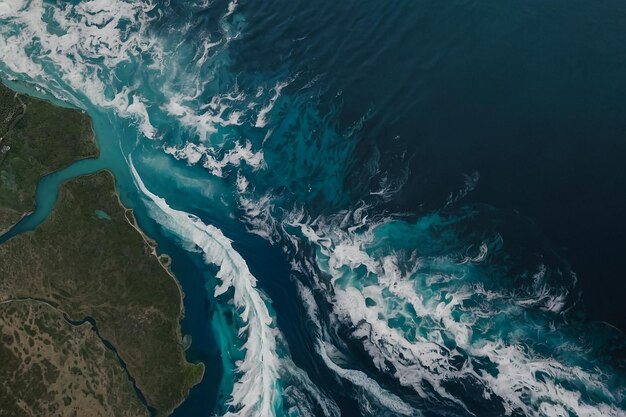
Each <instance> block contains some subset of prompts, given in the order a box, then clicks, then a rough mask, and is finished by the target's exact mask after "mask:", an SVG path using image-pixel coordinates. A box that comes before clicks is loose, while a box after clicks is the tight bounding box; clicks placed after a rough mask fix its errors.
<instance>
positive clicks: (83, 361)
mask: <svg viewBox="0 0 626 417" xmlns="http://www.w3.org/2000/svg"><path fill="white" fill-rule="evenodd" d="M0 341H1V343H0V364H2V365H1V366H0V415H2V416H11V417H40V416H52V415H54V416H62V417H66V416H67V417H71V416H84V415H90V416H94V417H104V416H110V415H114V416H120V417H141V416H147V415H148V410H147V409H146V407H145V406H144V405H143V404H142V403H141V401H139V399H138V398H137V396H136V395H135V391H134V389H133V386H132V384H131V383H130V381H129V380H128V377H127V375H126V373H125V372H124V370H123V369H122V368H121V367H120V365H119V362H118V360H117V357H116V356H115V354H114V353H113V352H111V351H110V350H108V349H107V348H106V347H105V346H104V345H103V343H102V341H101V340H100V338H98V336H97V335H96V333H95V332H94V331H93V330H92V329H91V325H89V324H83V325H80V326H73V325H71V324H69V323H68V322H67V321H66V320H65V319H64V318H63V314H62V313H61V312H59V311H58V310H56V309H55V308H53V307H51V306H50V305H48V304H45V303H43V302H39V301H34V300H13V301H8V302H4V303H2V304H0Z"/></svg>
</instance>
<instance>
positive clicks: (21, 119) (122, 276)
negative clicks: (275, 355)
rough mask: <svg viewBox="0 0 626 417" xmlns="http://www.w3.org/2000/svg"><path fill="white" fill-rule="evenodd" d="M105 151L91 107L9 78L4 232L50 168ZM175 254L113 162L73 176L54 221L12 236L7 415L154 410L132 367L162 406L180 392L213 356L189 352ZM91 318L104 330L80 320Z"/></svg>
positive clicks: (2, 297)
mask: <svg viewBox="0 0 626 417" xmlns="http://www.w3.org/2000/svg"><path fill="white" fill-rule="evenodd" d="M97 155H98V149H97V146H96V143H95V141H94V135H93V131H92V128H91V121H90V120H89V118H88V117H87V116H86V115H84V114H83V113H81V112H79V111H77V110H72V109H65V108H59V107H55V106H54V105H52V104H50V103H48V102H45V101H42V100H37V99H34V98H30V97H27V96H24V95H20V94H16V93H15V92H13V91H11V90H9V89H7V88H6V87H5V86H3V85H2V84H1V83H0V234H1V233H2V232H3V230H6V229H7V228H8V227H10V226H11V225H13V224H15V222H17V221H18V220H19V219H20V218H21V217H22V216H23V215H24V214H26V213H28V212H29V211H31V210H32V209H33V205H34V197H35V191H36V186H37V182H38V181H39V179H40V177H41V176H43V175H46V174H48V173H50V172H53V171H56V170H59V169H62V168H64V167H66V166H69V165H70V164H71V163H72V162H74V161H76V160H78V159H82V158H89V157H96V156H97ZM168 262H169V258H168V257H166V256H161V257H160V258H157V256H156V251H155V248H154V243H153V242H151V241H149V239H147V238H146V237H145V236H144V235H143V233H142V232H141V231H140V230H139V228H138V226H137V225H136V223H135V219H134V217H133V214H132V211H131V210H127V209H126V208H124V207H123V206H122V204H121V203H120V201H119V199H118V196H117V194H116V192H115V179H114V178H113V175H112V174H111V173H110V172H108V171H101V172H98V173H96V174H93V175H89V176H83V177H79V178H77V179H73V180H70V181H68V182H67V183H65V184H63V185H62V187H61V189H60V192H59V199H58V202H57V205H56V207H55V209H54V211H53V212H52V213H51V214H50V216H49V217H48V219H46V221H45V222H44V223H43V224H41V225H40V226H39V227H38V228H37V229H36V230H35V231H33V232H30V233H24V234H21V235H18V236H16V237H13V238H12V239H10V240H8V241H7V242H5V243H4V244H2V245H0V341H1V343H0V415H2V416H4V415H7V416H9V415H10V416H12V417H13V416H16V417H17V416H42V415H50V416H52V415H55V416H57V415H58V416H84V415H89V416H91V415H94V416H100V415H102V416H127V415H128V416H141V415H146V414H147V409H146V407H145V406H144V405H143V404H142V403H141V401H139V398H138V397H137V395H136V393H135V392H134V391H133V387H132V384H131V383H130V381H129V378H128V376H129V375H130V377H132V378H133V379H134V380H135V383H136V387H137V388H138V389H139V390H140V391H141V393H142V394H143V396H144V397H145V399H146V401H147V403H148V405H149V406H150V407H152V408H154V409H156V411H157V414H158V415H159V416H160V415H167V414H168V413H169V412H171V411H172V410H173V409H174V408H175V407H176V406H177V405H178V404H180V403H181V402H182V401H183V400H184V398H185V397H186V396H187V394H188V392H189V389H190V388H191V387H192V386H193V385H195V384H197V383H198V382H199V381H200V379H201V378H202V374H203V372H204V368H203V366H202V365H201V364H191V363H188V362H187V361H186V360H185V357H184V349H183V340H182V336H181V333H180V327H179V322H180V319H181V316H182V293H181V291H180V289H179V287H178V285H177V283H176V281H175V279H174V278H173V276H171V274H170V273H169V271H168V269H167V266H168ZM85 318H89V319H90V320H94V321H95V323H96V326H97V329H98V334H96V332H95V330H93V329H91V325H88V324H83V325H78V326H75V325H73V324H72V323H71V322H80V321H82V320H84V319H85ZM105 342H106V343H105ZM108 343H110V344H111V345H112V346H113V347H114V348H115V351H116V352H117V354H118V355H119V358H121V359H122V360H123V362H124V363H125V364H126V370H127V372H128V374H127V373H126V371H125V370H124V369H123V367H122V364H121V362H120V361H119V358H118V356H117V355H116V354H115V352H114V351H113V350H111V349H109V348H108V347H107V346H108V345H107V344H108Z"/></svg>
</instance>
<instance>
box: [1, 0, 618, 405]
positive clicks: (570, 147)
mask: <svg viewBox="0 0 626 417" xmlns="http://www.w3.org/2000/svg"><path fill="white" fill-rule="evenodd" d="M624 13H626V9H625V8H624V6H623V5H622V4H621V3H619V2H614V1H611V2H606V3H603V4H602V5H592V4H590V3H589V4H588V3H584V2H578V1H577V2H575V4H570V3H565V2H562V1H559V2H553V3H550V4H547V3H541V4H539V3H537V2H530V3H528V2H526V3H514V2H509V3H497V2H491V1H488V2H480V3H479V2H451V3H446V4H441V3H440V2H431V1H415V2H398V1H391V2H384V3H383V2H374V1H366V2H358V3H357V2H352V1H347V2H335V3H303V2H289V3H287V2H282V1H267V2H263V3H259V4H255V3H249V2H236V1H231V2H226V1H214V2H200V1H198V2H188V1H187V2H183V1H168V2H161V1H156V2H152V3H147V2H127V1H123V0H116V1H114V2H109V3H106V4H105V3H102V2H98V1H96V0H92V1H72V2H64V3H59V4H56V3H54V4H53V3H49V2H42V1H37V0H34V1H19V0H16V1H11V2H2V1H0V73H1V75H2V78H3V79H12V80H14V84H12V85H13V86H14V87H16V88H17V89H19V90H20V91H23V92H27V93H31V94H34V95H37V96H45V97H48V98H53V100H54V101H55V102H57V103H66V104H65V105H70V106H74V107H78V108H81V109H84V110H85V111H87V113H88V114H89V115H90V116H91V117H92V119H93V121H94V129H95V133H96V136H97V139H98V143H99V146H100V148H101V156H100V158H98V159H97V160H86V161H80V162H77V163H76V164H74V165H72V166H70V167H68V168H67V169H65V170H62V171H59V172H57V173H53V174H51V175H49V176H47V177H45V178H43V179H42V180H41V181H40V184H39V186H38V191H37V206H36V210H35V212H34V213H33V214H32V215H31V216H28V217H26V218H25V219H24V220H23V221H22V222H20V223H19V224H18V225H17V226H16V227H15V228H14V229H12V230H11V231H10V232H9V233H7V234H6V235H4V236H3V237H2V238H0V242H2V241H5V240H6V239H8V238H10V237H11V236H14V235H16V234H18V233H23V232H26V231H29V230H32V229H33V228H34V227H36V226H37V225H38V224H40V223H41V222H43V221H45V218H46V217H47V215H48V214H49V213H50V211H51V210H52V208H53V207H54V203H55V200H56V197H57V193H58V188H59V186H60V184H61V183H62V182H63V181H66V180H68V179H70V178H73V177H75V176H78V175H83V174H86V173H90V172H94V171H96V170H99V169H109V170H111V171H112V172H113V173H114V175H115V177H116V185H117V188H118V191H119V193H120V197H121V200H122V202H123V203H124V204H125V205H126V206H127V207H130V208H132V209H134V210H135V214H136V217H137V219H138V222H139V224H140V226H141V227H142V228H143V229H144V230H145V231H146V233H147V234H148V235H149V236H151V237H152V238H154V239H155V240H156V241H157V243H158V245H159V246H158V247H159V251H160V252H162V253H167V254H169V255H171V256H172V269H173V271H174V273H175V274H176V276H177V278H178V280H179V281H180V283H181V285H182V287H183V290H184V292H185V317H184V319H183V322H182V328H183V332H184V333H185V334H188V335H190V336H191V337H192V344H191V347H190V349H189V350H188V352H187V354H188V359H189V360H192V361H202V362H203V363H204V364H205V365H206V369H207V372H206V374H205V378H204V380H203V381H202V383H201V384H199V385H198V386H196V387H195V388H194V389H193V390H192V392H191V394H190V396H189V398H188V400H187V401H186V402H185V403H183V404H182V405H181V406H180V407H179V408H178V409H177V410H176V411H175V412H174V415H176V416H178V417H187V416H191V417H195V416H211V415H224V416H303V417H308V416H339V415H342V416H387V415H388V416H391V415H394V416H395V415H415V416H417V415H425V416H430V415H433V416H434V415H438V416H439V415H477V416H500V415H520V416H521V415H537V416H542V415H546V416H570V415H589V416H593V415H597V416H605V415H611V416H623V415H625V412H624V408H625V406H626V391H625V389H626V385H625V380H624V375H625V374H624V364H623V361H624V358H625V356H624V337H623V334H622V333H621V331H619V330H618V329H616V328H614V327H612V326H610V325H609V324H606V323H604V322H603V321H601V320H607V321H609V322H611V323H614V324H616V325H618V326H621V325H622V324H623V323H621V322H620V319H621V317H623V309H621V308H620V307H619V306H616V307H612V308H605V307H603V305H604V304H608V303H606V302H603V299H602V298H601V297H598V298H595V299H594V298H593V295H594V294H597V293H596V292H594V291H587V290H588V288H589V287H594V285H593V283H594V277H600V278H601V277H605V276H607V275H610V276H619V273H620V272H619V270H618V269H616V268H617V267H616V266H614V267H610V265H615V264H612V263H611V262H613V257H612V256H611V255H610V254H611V253H613V251H618V250H619V248H623V242H622V243H620V242H619V239H617V238H613V239H612V240H609V241H604V242H603V247H606V250H605V251H604V252H603V251H600V252H601V253H606V254H607V255H606V256H601V255H597V256H594V257H591V256H590V257H589V260H586V259H587V258H586V257H585V256H579V255H581V253H582V254H587V253H592V252H591V251H590V250H589V245H591V244H590V243H589V242H592V243H593V245H592V246H593V247H594V248H595V247H597V246H598V245H597V244H596V242H598V239H597V236H598V235H596V234H594V232H591V231H589V230H591V229H593V230H595V229H598V230H600V231H601V230H606V229H602V227H604V226H603V224H604V223H602V222H600V221H599V220H595V219H603V218H606V219H610V220H611V221H610V222H609V220H607V223H611V225H612V226H611V228H610V230H611V233H613V235H614V236H615V237H619V231H620V230H623V227H624V223H623V219H621V215H620V214H619V213H623V211H620V210H621V209H623V208H626V204H622V202H620V201H619V199H618V198H617V197H616V196H618V195H620V193H618V192H617V191H616V190H619V189H620V188H619V187H620V185H621V186H623V182H621V179H623V178H624V177H623V174H624V173H623V168H621V165H620V164H621V163H617V162H616V161H622V160H623V158H622V156H626V155H625V154H624V152H623V150H624V149H623V145H622V143H623V140H622V139H623V137H625V136H624V133H626V129H625V126H624V123H623V120H626V118H624V117H623V116H624V115H626V113H625V111H626V106H624V104H623V100H621V99H619V97H623V94H621V93H623V92H626V83H625V82H624V79H623V77H621V72H622V71H621V69H623V68H624V66H623V65H622V64H623V63H624V62H623V57H622V55H623V54H619V53H618V51H619V45H621V44H622V42H621V40H622V37H623V35H622V32H623V31H622V30H621V23H620V22H621V20H620V16H624ZM580 28H586V29H587V31H581V30H580ZM599 45H601V46H602V47H600V46H599ZM585 80H590V81H589V83H587V82H586V81H585ZM609 87H610V88H609ZM38 88H39V90H38ZM592 125H593V126H594V129H591V128H590V126H592ZM590 138H591V139H593V141H591V139H590ZM620 138H621V139H620ZM592 145H593V146H592ZM592 147H593V153H592V152H590V151H589V150H590V148H592ZM592 154H593V155H595V159H594V158H591V159H593V161H591V162H590V161H589V160H586V159H585V160H584V161H583V160H582V159H581V158H582V157H581V155H592ZM613 158H615V160H614V159H613ZM594 161H595V162H596V165H594V166H593V169H592V163H593V162H594ZM591 172H592V173H593V175H591V176H590V173H591ZM589 178H591V179H594V181H595V182H594V183H595V184H600V183H601V184H603V186H602V187H589V186H588V184H587V181H591V180H589ZM600 181H601V182H600ZM572 183H575V184H576V185H572ZM590 189H593V191H589V190H590ZM555 190H556V191H555ZM558 190H564V191H558ZM576 193H578V194H576ZM571 195H579V196H581V197H580V204H574V203H572V200H571ZM565 197H567V198H565ZM590 200H593V201H594V202H597V205H596V203H594V204H592V203H590V202H589V201H590ZM561 201H567V202H568V203H569V204H568V205H566V206H564V205H559V204H560V202H561ZM594 210H595V211H594ZM564 213H567V214H564ZM96 215H97V213H96ZM577 217H578V218H584V219H585V220H584V223H585V225H587V226H584V227H583V226H582V225H581V224H580V223H581V221H579V222H578V223H576V222H574V221H573V220H569V223H568V222H567V221H565V220H560V219H561V218H563V219H566V220H567V219H568V218H571V219H575V218H577ZM593 225H596V226H597V227H594V226H593ZM574 226H576V227H578V228H579V229H578V230H580V232H579V233H575V234H574V233H569V232H568V233H565V232H564V230H570V229H573V228H574ZM587 229H589V230H587ZM548 232H549V234H548ZM598 233H600V232H598ZM574 235H575V236H574ZM561 239H563V240H561ZM585 242H587V243H585ZM620 245H622V246H620ZM562 246H568V247H572V248H577V249H576V250H573V251H571V252H570V251H568V250H567V249H564V248H563V247H562ZM571 254H574V255H576V256H573V257H570V256H569V255H571ZM594 259H595V260H594ZM578 269H581V270H582V271H583V272H584V273H580V274H578V273H577V272H578ZM590 270H591V271H597V275H595V274H590V273H589V271H590ZM615 281H619V280H616V279H612V280H606V282H604V281H603V282H597V285H596V286H597V287H600V288H605V289H606V290H605V291H604V292H605V293H606V292H610V294H607V295H606V297H607V299H613V298H612V297H618V298H619V297H620V296H621V295H623V291H622V289H621V287H620V286H619V284H616V283H615ZM600 284H601V285H600ZM609 289H610V291H609ZM581 291H582V293H583V298H582V299H581V296H580V293H581ZM598 291H599V290H598ZM599 293H600V294H601V293H602V291H599ZM585 294H590V296H587V298H584V297H585ZM581 300H583V301H584V304H583V302H581ZM594 300H595V301H594ZM613 305H615V304H613ZM598 319H600V320H598Z"/></svg>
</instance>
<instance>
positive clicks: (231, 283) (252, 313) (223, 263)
mask: <svg viewBox="0 0 626 417" xmlns="http://www.w3.org/2000/svg"><path fill="white" fill-rule="evenodd" d="M130 168H131V171H132V174H133V177H134V179H135V182H136V184H137V186H138V187H139V189H140V190H141V192H142V193H143V194H144V195H145V196H146V197H147V203H148V207H149V212H150V215H151V216H152V217H154V218H155V220H157V221H158V222H159V224H161V225H162V226H163V227H164V228H166V229H167V230H169V231H170V232H172V233H174V234H175V235H176V236H178V237H179V238H180V239H182V240H183V242H184V243H186V244H187V245H193V246H195V247H197V248H198V249H200V250H201V251H202V252H203V253H204V257H205V261H206V262H207V263H211V264H214V265H217V266H218V267H219V272H218V273H217V278H218V279H219V280H220V281H221V283H220V285H218V286H216V288H215V297H220V296H222V295H224V294H225V293H226V292H227V291H228V290H229V289H232V290H233V293H232V298H233V302H234V305H235V306H236V308H237V311H238V314H239V317H240V319H241V321H242V322H243V323H245V327H243V328H242V329H241V331H240V334H243V333H244V332H245V333H246V342H245V343H244V345H243V347H242V349H243V350H244V351H245V356H244V358H243V359H242V360H240V361H238V362H237V371H238V373H240V375H239V377H238V379H237V381H236V383H235V385H234V387H233V391H232V394H231V399H230V401H229V404H230V405H231V406H233V410H231V411H229V412H228V413H227V414H226V416H229V417H247V416H250V417H252V416H254V417H256V416H268V417H269V416H274V415H275V406H276V404H277V402H278V400H279V391H278V390H279V387H278V381H279V358H278V356H277V353H276V330H275V329H274V327H273V320H272V317H271V315H270V313H269V310H268V308H267V306H266V304H265V302H264V300H263V297H262V296H261V293H260V292H259V290H258V289H257V288H256V278H255V277H254V276H253V275H252V274H251V273H250V271H249V270H248V266H247V265H246V262H245V261H244V259H243V258H242V257H241V255H239V253H237V251H235V250H234V249H233V247H232V242H231V241H230V240H229V239H228V238H226V237H225V236H224V234H223V233H222V232H221V231H220V230H219V229H218V228H216V227H214V226H211V225H207V224H204V223H203V222H202V221H201V220H200V219H199V218H198V217H196V216H194V215H192V214H189V213H186V212H184V211H179V210H175V209H173V208H171V207H170V206H169V205H168V204H167V202H166V201H165V200H164V199H162V198H161V197H159V196H157V195H154V194H153V193H151V192H150V191H149V190H148V189H147V188H146V186H145V185H144V183H143V181H142V179H141V177H140V176H139V174H138V173H137V171H136V169H135V167H134V165H133V163H132V160H131V161H130Z"/></svg>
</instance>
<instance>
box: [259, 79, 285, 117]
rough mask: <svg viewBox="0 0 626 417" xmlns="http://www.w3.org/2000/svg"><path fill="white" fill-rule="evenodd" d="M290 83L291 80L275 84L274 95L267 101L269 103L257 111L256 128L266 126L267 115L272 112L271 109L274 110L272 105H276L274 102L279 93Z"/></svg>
mask: <svg viewBox="0 0 626 417" xmlns="http://www.w3.org/2000/svg"><path fill="white" fill-rule="evenodd" d="M290 83H291V80H290V81H283V82H279V83H277V84H276V86H275V87H274V90H273V91H274V95H273V96H272V97H271V98H270V99H269V102H268V103H267V104H266V105H265V106H263V108H261V110H259V113H258V115H257V119H256V123H255V126H256V127H265V125H267V115H268V113H269V112H270V111H272V109H273V108H274V105H275V104H276V100H278V98H279V97H280V93H281V92H282V91H283V88H285V87H287V86H288V85H289V84H290Z"/></svg>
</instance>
